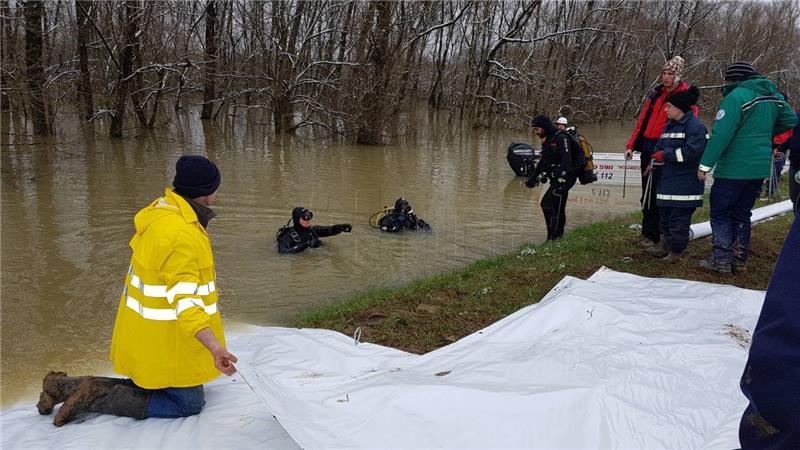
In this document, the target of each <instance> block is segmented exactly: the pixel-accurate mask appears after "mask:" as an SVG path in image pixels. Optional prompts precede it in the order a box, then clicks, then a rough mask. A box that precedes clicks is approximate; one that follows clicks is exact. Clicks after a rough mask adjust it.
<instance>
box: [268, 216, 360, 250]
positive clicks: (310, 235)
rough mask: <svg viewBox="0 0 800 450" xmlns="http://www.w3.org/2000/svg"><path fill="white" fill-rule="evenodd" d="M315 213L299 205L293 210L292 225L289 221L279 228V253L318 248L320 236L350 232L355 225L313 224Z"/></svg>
mask: <svg viewBox="0 0 800 450" xmlns="http://www.w3.org/2000/svg"><path fill="white" fill-rule="evenodd" d="M313 218H314V213H312V212H311V211H309V210H307V209H305V208H303V207H302V206H298V207H297V208H295V209H293V210H292V225H289V224H288V223H287V224H286V225H285V226H283V227H281V228H280V229H279V230H278V234H277V239H278V253H300V252H302V251H303V250H305V249H307V248H308V247H311V248H317V247H319V246H321V245H322V241H321V240H320V238H323V237H328V236H336V235H337V234H339V233H342V232H344V233H349V232H350V231H351V230H352V229H353V226H352V225H350V224H349V223H340V224H337V225H331V226H327V227H325V226H318V225H314V226H312V225H311V219H313Z"/></svg>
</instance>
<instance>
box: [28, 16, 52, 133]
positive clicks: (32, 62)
mask: <svg viewBox="0 0 800 450" xmlns="http://www.w3.org/2000/svg"><path fill="white" fill-rule="evenodd" d="M43 7H44V3H42V2H39V1H27V2H25V5H24V8H25V65H26V71H25V72H26V73H25V74H26V76H27V78H28V90H29V92H30V103H31V118H32V119H33V132H34V133H35V134H36V135H39V136H47V135H49V134H50V124H49V122H48V121H47V113H46V108H47V102H46V100H45V93H44V70H43V69H42V9H43Z"/></svg>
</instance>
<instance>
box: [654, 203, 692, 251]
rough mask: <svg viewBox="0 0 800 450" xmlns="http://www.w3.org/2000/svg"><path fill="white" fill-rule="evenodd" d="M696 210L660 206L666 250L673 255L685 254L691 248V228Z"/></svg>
mask: <svg viewBox="0 0 800 450" xmlns="http://www.w3.org/2000/svg"><path fill="white" fill-rule="evenodd" d="M695 209H696V208H676V207H674V206H659V208H658V210H659V215H660V216H661V234H662V235H663V236H662V237H663V238H664V241H665V242H664V244H665V246H666V248H667V249H668V250H669V251H671V252H672V253H683V251H684V250H686V247H688V246H689V227H690V226H691V225H692V214H693V213H694V210H695Z"/></svg>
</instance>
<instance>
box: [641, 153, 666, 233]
mask: <svg viewBox="0 0 800 450" xmlns="http://www.w3.org/2000/svg"><path fill="white" fill-rule="evenodd" d="M651 154H652V153H650V152H642V154H641V166H640V167H641V170H642V197H641V198H640V199H639V201H640V203H641V204H642V235H643V236H644V237H646V238H647V239H650V240H651V241H653V242H656V243H658V242H660V241H661V231H660V229H659V223H660V218H659V217H660V216H659V214H658V205H656V190H657V188H658V180H660V179H661V169H660V168H656V169H655V170H652V171H650V173H649V174H647V175H645V173H644V171H645V169H647V166H649V165H650V159H651V158H650V155H651ZM650 178H652V181H650ZM648 182H649V183H650V187H649V188H648V187H647V184H648ZM645 191H646V192H647V194H648V198H645Z"/></svg>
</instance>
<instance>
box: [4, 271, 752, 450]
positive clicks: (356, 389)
mask: <svg viewBox="0 0 800 450" xmlns="http://www.w3.org/2000/svg"><path fill="white" fill-rule="evenodd" d="M763 297H764V294H763V292H758V291H750V290H745V289H739V288H736V287H732V286H725V285H715V284H708V283H698V282H687V281H683V280H667V279H652V278H643V277H638V276H635V275H630V274H625V273H618V272H613V271H610V270H605V269H601V270H600V271H598V273H596V274H594V275H593V276H592V277H591V278H590V279H589V280H586V281H583V280H578V279H575V278H571V277H567V278H565V279H564V280H562V282H561V283H559V285H558V286H556V287H555V288H554V289H553V290H552V291H551V292H550V293H549V294H548V295H547V296H546V297H545V299H543V300H542V302H540V303H539V304H537V305H533V306H530V307H527V308H524V309H522V310H520V311H518V312H516V313H514V314H512V315H511V316H509V317H507V318H505V319H503V320H501V321H499V322H497V323H495V324H493V325H491V326H489V327H487V328H486V329H484V330H482V331H479V332H477V333H474V334H472V335H470V336H467V337H465V338H464V339H461V340H460V341H458V342H456V343H454V344H451V345H449V346H447V347H443V348H441V349H438V350H436V351H433V352H430V353H428V354H425V355H413V354H409V353H405V352H402V351H399V350H395V349H391V348H387V347H381V346H378V345H373V344H368V343H362V344H359V345H355V342H354V341H353V339H352V338H351V337H348V336H344V335H342V334H339V333H336V332H333V331H327V330H306V329H302V330H300V329H288V328H260V329H257V330H255V331H254V332H252V333H250V334H243V335H240V336H237V337H235V338H232V339H230V344H229V346H230V347H231V349H232V350H233V352H234V353H236V354H237V355H238V356H240V358H241V359H242V361H243V362H244V361H246V364H244V365H242V369H243V370H242V372H243V373H244V377H245V378H246V379H247V380H248V381H249V382H250V383H252V384H253V386H254V387H255V389H256V391H257V392H258V394H259V395H256V394H253V393H252V392H251V391H249V390H248V389H247V387H246V386H244V383H243V382H242V379H241V376H240V377H239V378H236V379H234V380H231V379H220V380H217V381H215V382H214V383H211V384H210V385H209V386H208V388H207V394H208V405H207V406H206V409H205V410H204V411H203V413H202V414H200V416H197V417H194V418H188V419H180V420H174V421H173V420H159V419H149V420H146V421H133V420H131V419H126V418H111V417H107V416H103V417H93V418H90V419H89V420H87V421H86V422H84V423H82V424H78V425H67V426H65V427H63V428H60V429H56V428H54V427H52V425H51V424H50V422H49V421H48V418H45V417H42V416H39V415H38V414H37V413H36V411H35V408H33V407H32V406H29V407H27V408H26V409H25V410H24V411H23V410H22V409H21V408H12V409H10V410H6V411H4V412H3V414H2V427H3V428H2V446H3V448H14V447H20V446H36V447H52V446H56V445H57V446H59V447H64V446H68V447H75V448H78V447H80V448H87V447H94V448H109V447H114V448H119V447H124V446H130V447H147V448H152V447H162V448H173V447H187V448H188V447H192V448H197V447H223V448H233V447H236V448H253V447H256V446H259V447H262V448H291V446H292V445H293V443H292V442H291V440H290V439H289V438H288V436H287V435H286V434H285V433H284V432H283V431H281V429H280V427H279V426H277V423H276V422H275V421H274V420H273V419H272V417H271V413H270V412H268V411H267V409H266V407H264V406H262V404H261V403H259V398H260V397H261V398H263V399H265V400H266V401H267V403H268V404H269V406H270V409H271V410H272V413H274V414H275V416H276V417H277V419H278V421H279V422H280V423H281V425H282V426H283V427H285V428H286V430H287V431H288V432H289V433H290V434H291V436H292V437H293V438H294V439H295V440H296V441H297V444H299V446H300V447H302V448H305V449H317V448H365V449H366V448H370V449H374V448H415V449H417V448H434V447H436V448H541V449H560V448H569V449H576V448H586V449H604V448H615V449H661V448H665V449H688V448H707V449H713V448H719V449H726V450H727V449H731V448H735V447H737V446H738V439H737V428H738V420H739V416H740V414H741V412H742V411H743V410H744V407H745V406H746V401H745V399H744V397H743V396H742V394H741V393H740V392H739V389H738V381H739V377H740V375H741V372H742V368H743V367H744V363H745V360H746V357H747V354H746V352H747V350H746V347H747V345H748V344H749V332H748V330H752V329H753V327H754V326H755V322H756V319H757V316H758V313H759V310H760V307H761V303H762V302H763ZM487 301H490V300H487Z"/></svg>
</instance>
